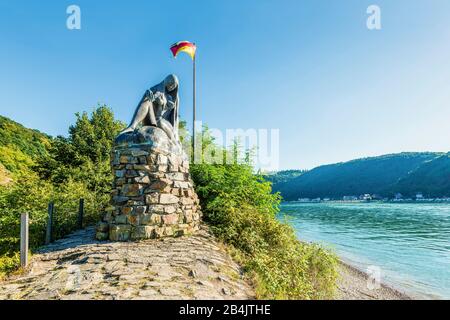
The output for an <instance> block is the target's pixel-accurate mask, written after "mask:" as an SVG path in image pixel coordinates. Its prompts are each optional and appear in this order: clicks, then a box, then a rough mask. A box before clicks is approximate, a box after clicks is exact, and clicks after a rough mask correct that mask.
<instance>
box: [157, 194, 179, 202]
mask: <svg viewBox="0 0 450 320" xmlns="http://www.w3.org/2000/svg"><path fill="white" fill-rule="evenodd" d="M179 200H180V199H179V198H178V197H177V196H175V195H173V194H161V196H160V198H159V203H161V204H175V203H178V201H179Z"/></svg>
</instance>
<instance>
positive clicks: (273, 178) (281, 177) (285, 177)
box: [266, 170, 306, 184]
mask: <svg viewBox="0 0 450 320" xmlns="http://www.w3.org/2000/svg"><path fill="white" fill-rule="evenodd" d="M305 172H306V170H284V171H278V172H276V173H275V174H269V175H267V176H266V178H267V180H269V181H270V182H272V183H273V184H279V183H283V182H287V181H289V180H292V179H294V178H297V177H298V176H301V175H302V174H304V173H305Z"/></svg>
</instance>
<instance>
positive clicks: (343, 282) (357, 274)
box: [336, 259, 418, 300]
mask: <svg viewBox="0 0 450 320" xmlns="http://www.w3.org/2000/svg"><path fill="white" fill-rule="evenodd" d="M338 270H339V275H340V279H339V280H338V286H337V295H336V300H416V299H418V298H415V297H413V296H411V295H410V294H407V293H405V292H402V291H401V290H400V289H398V288H395V287H394V286H393V285H391V284H388V283H386V282H384V281H382V282H381V283H380V287H379V288H377V289H373V290H370V289H369V288H368V287H367V279H368V278H369V275H368V274H367V273H366V272H364V271H362V270H360V269H358V268H357V267H355V266H352V265H351V264H349V263H348V262H344V261H342V259H340V260H339V267H338Z"/></svg>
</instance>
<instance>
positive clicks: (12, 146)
mask: <svg viewBox="0 0 450 320" xmlns="http://www.w3.org/2000/svg"><path fill="white" fill-rule="evenodd" d="M49 144H50V137H49V136H48V135H46V134H43V133H41V132H39V131H37V130H32V129H28V128H25V127H24V126H22V125H21V124H19V123H17V122H14V121H12V120H10V119H8V118H6V117H3V116H0V183H1V181H7V180H9V179H10V177H11V176H12V175H14V174H16V173H20V172H23V171H25V170H28V169H29V168H30V166H32V165H33V164H34V161H35V160H36V159H37V158H39V157H42V156H44V155H45V154H46V153H47V147H48V146H49Z"/></svg>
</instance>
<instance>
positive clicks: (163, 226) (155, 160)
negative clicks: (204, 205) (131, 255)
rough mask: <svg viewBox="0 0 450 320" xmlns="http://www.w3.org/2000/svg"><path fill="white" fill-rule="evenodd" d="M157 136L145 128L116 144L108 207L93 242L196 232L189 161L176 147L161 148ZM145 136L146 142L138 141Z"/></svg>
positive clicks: (157, 131)
mask: <svg viewBox="0 0 450 320" xmlns="http://www.w3.org/2000/svg"><path fill="white" fill-rule="evenodd" d="M161 131H162V130H160V129H159V128H154V127H147V128H144V129H141V130H140V132H138V133H133V136H128V137H125V138H124V137H121V138H120V139H119V138H118V140H117V141H116V147H115V149H114V151H113V154H112V164H111V166H112V170H113V174H114V185H113V190H112V192H111V204H112V206H111V208H110V210H109V211H108V212H107V213H106V216H105V218H104V221H105V222H104V224H103V226H102V227H101V229H103V230H98V231H99V232H98V233H97V237H98V238H101V237H102V234H103V237H106V231H107V230H108V232H109V239H110V240H113V241H128V240H138V239H153V238H161V237H173V236H175V237H176V236H181V235H186V234H191V233H193V232H195V231H196V230H198V228H199V223H200V219H201V211H200V206H199V200H198V197H197V195H196V193H195V191H194V189H193V182H192V180H191V178H190V174H189V162H188V160H187V158H186V156H185V154H184V152H182V151H181V150H180V149H181V148H179V147H178V146H174V145H170V144H167V141H166V140H167V138H166V136H165V134H163V133H161ZM145 134H147V135H150V138H151V139H146V140H147V141H150V142H145V141H144V142H141V141H142V139H141V140H139V139H138V138H139V136H142V135H145ZM136 137H137V138H136ZM136 139H137V140H136ZM135 142H137V143H135Z"/></svg>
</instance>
